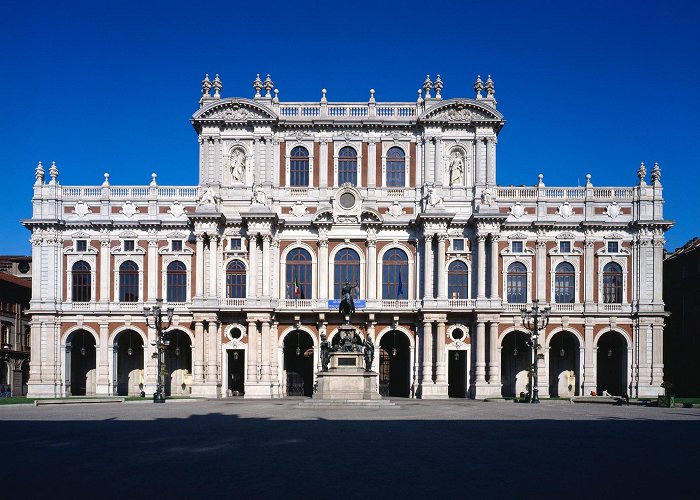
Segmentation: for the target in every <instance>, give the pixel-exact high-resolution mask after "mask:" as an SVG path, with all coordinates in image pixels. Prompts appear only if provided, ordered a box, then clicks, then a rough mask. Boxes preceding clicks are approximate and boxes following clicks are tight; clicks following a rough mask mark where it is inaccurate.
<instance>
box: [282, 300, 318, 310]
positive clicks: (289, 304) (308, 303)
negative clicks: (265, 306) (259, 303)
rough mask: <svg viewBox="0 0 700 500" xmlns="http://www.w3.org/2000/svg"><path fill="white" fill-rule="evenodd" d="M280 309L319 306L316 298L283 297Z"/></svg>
mask: <svg viewBox="0 0 700 500" xmlns="http://www.w3.org/2000/svg"><path fill="white" fill-rule="evenodd" d="M278 307H279V308H280V309H313V308H315V307H317V301H316V299H282V300H280V301H279V306H278Z"/></svg>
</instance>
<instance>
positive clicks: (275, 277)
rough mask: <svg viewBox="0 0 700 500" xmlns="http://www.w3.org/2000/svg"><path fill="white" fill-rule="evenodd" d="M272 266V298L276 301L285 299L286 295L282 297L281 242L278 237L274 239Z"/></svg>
mask: <svg viewBox="0 0 700 500" xmlns="http://www.w3.org/2000/svg"><path fill="white" fill-rule="evenodd" d="M271 244H272V265H271V267H270V273H271V274H272V296H273V297H274V298H276V299H281V298H284V295H283V296H282V297H280V295H279V291H280V279H279V278H280V240H279V238H278V237H277V236H275V237H273V238H272V242H271Z"/></svg>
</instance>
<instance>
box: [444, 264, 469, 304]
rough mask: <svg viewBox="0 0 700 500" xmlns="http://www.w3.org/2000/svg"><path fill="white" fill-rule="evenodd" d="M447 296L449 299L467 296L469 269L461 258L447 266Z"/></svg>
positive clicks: (466, 297)
mask: <svg viewBox="0 0 700 500" xmlns="http://www.w3.org/2000/svg"><path fill="white" fill-rule="evenodd" d="M447 297H448V298H450V299H468V298H469V270H468V268H467V265H466V264H465V263H464V262H462V261H461V260H456V261H454V262H452V263H451V264H450V266H449V267H448V268H447Z"/></svg>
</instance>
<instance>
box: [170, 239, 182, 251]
mask: <svg viewBox="0 0 700 500" xmlns="http://www.w3.org/2000/svg"><path fill="white" fill-rule="evenodd" d="M170 250H172V251H173V252H182V240H172V241H171V242H170Z"/></svg>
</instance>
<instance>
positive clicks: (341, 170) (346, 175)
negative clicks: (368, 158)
mask: <svg viewBox="0 0 700 500" xmlns="http://www.w3.org/2000/svg"><path fill="white" fill-rule="evenodd" d="M346 182H349V183H350V184H352V185H353V186H357V152H355V150H354V149H353V148H351V147H349V146H345V147H344V148H342V149H341V150H340V152H339V153H338V186H342V185H343V184H345V183H346Z"/></svg>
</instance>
